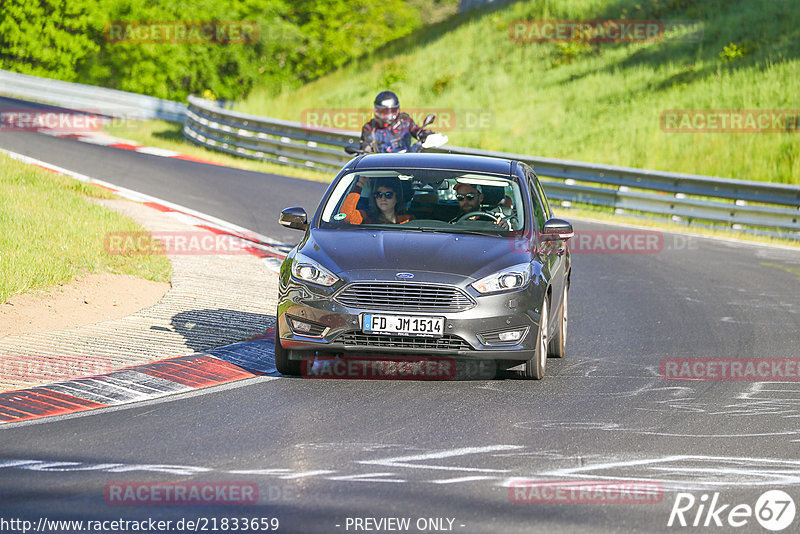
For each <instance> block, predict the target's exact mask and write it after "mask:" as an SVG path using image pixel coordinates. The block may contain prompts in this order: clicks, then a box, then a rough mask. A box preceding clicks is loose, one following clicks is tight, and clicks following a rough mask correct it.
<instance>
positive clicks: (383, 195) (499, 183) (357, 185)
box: [320, 169, 525, 235]
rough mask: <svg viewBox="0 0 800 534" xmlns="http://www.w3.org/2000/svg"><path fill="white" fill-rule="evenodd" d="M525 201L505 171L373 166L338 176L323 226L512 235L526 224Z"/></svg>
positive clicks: (324, 208) (325, 207)
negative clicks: (373, 168)
mask: <svg viewBox="0 0 800 534" xmlns="http://www.w3.org/2000/svg"><path fill="white" fill-rule="evenodd" d="M524 224H525V203H524V201H523V197H522V194H521V192H520V187H519V184H518V183H517V182H516V181H514V180H512V179H509V177H508V176H507V175H506V176H500V175H494V174H480V173H471V172H464V171H452V170H440V169H398V170H371V171H369V170H368V171H357V172H351V173H348V174H346V175H344V176H342V178H341V179H340V180H339V182H338V183H337V184H336V187H335V188H334V191H333V194H332V195H331V196H330V198H329V199H328V201H327V202H326V204H325V206H324V207H323V210H322V216H321V220H320V227H321V228H342V229H345V228H346V229H354V228H365V229H366V228H375V227H376V226H377V227H385V228H387V229H389V228H394V229H398V230H422V231H433V232H454V233H481V234H488V235H508V234H509V233H511V232H516V231H519V230H523V228H524Z"/></svg>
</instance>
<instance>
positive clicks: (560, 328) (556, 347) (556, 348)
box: [548, 286, 569, 358]
mask: <svg viewBox="0 0 800 534" xmlns="http://www.w3.org/2000/svg"><path fill="white" fill-rule="evenodd" d="M567 295H569V286H566V287H565V288H564V298H563V299H562V301H561V311H559V312H558V315H557V316H556V321H557V322H558V324H556V329H555V332H553V337H552V338H551V339H550V348H549V351H548V355H549V356H550V357H552V358H563V357H564V356H566V355H567V324H568V322H569V304H568V302H569V300H568V297H567Z"/></svg>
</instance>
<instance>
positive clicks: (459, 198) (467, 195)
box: [456, 193, 475, 202]
mask: <svg viewBox="0 0 800 534" xmlns="http://www.w3.org/2000/svg"><path fill="white" fill-rule="evenodd" d="M465 198H466V199H467V200H473V199H474V198H475V193H467V194H466V195H456V199H457V200H458V201H459V202H461V201H462V200H464V199H465Z"/></svg>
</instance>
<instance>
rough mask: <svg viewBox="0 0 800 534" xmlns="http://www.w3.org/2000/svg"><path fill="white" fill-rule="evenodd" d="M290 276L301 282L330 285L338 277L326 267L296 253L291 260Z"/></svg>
mask: <svg viewBox="0 0 800 534" xmlns="http://www.w3.org/2000/svg"><path fill="white" fill-rule="evenodd" d="M292 276H294V277H295V278H297V279H298V280H302V281H303V282H311V283H312V284H318V285H321V286H326V287H330V286H332V285H333V284H335V283H336V282H337V281H338V280H339V277H338V276H336V275H335V274H333V273H331V272H330V271H329V270H328V269H326V268H325V267H323V266H322V265H320V264H319V263H317V262H316V261H314V260H312V259H311V258H309V257H307V256H303V255H302V254H297V255H296V256H295V257H294V261H293V262H292Z"/></svg>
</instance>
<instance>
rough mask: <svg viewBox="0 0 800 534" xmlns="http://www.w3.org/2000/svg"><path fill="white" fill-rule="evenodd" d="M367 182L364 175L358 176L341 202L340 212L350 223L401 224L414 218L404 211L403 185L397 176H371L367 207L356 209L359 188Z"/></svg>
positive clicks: (359, 193)
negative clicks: (370, 193) (365, 208)
mask: <svg viewBox="0 0 800 534" xmlns="http://www.w3.org/2000/svg"><path fill="white" fill-rule="evenodd" d="M366 183H367V177H366V176H359V178H358V182H356V185H354V186H353V189H352V190H351V191H350V194H349V195H347V198H345V200H344V202H343V203H342V208H341V212H342V213H344V214H345V215H347V222H349V223H350V224H361V223H366V224H374V223H377V224H403V223H407V222H408V221H412V220H414V216H413V215H409V214H407V213H406V212H405V203H404V202H403V187H402V185H401V184H400V180H398V179H397V178H372V179H371V182H370V185H371V186H372V187H371V188H370V189H371V191H372V195H370V198H369V208H368V209H367V210H366V211H364V210H360V209H358V208H357V207H356V206H357V205H358V200H359V199H360V198H361V190H362V189H363V188H364V185H366Z"/></svg>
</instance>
